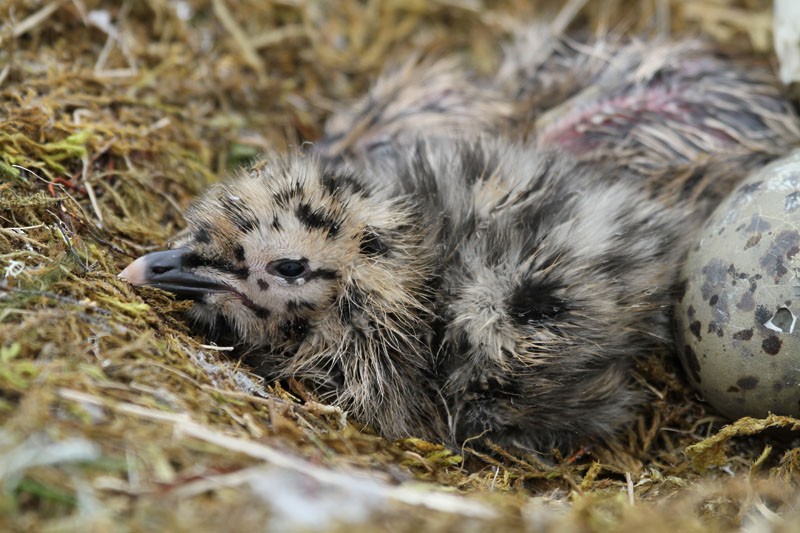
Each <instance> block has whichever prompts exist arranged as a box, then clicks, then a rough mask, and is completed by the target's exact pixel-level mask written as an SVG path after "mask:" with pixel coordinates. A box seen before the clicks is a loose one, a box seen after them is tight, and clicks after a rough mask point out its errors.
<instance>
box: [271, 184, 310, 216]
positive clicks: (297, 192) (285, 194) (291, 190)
mask: <svg viewBox="0 0 800 533" xmlns="http://www.w3.org/2000/svg"><path fill="white" fill-rule="evenodd" d="M302 195H303V186H302V185H300V182H299V181H295V182H294V183H292V184H291V185H290V186H289V187H287V188H285V189H283V190H281V191H278V192H276V193H275V194H274V195H273V199H274V200H275V203H276V204H278V206H280V207H282V208H284V209H285V208H286V207H288V205H289V203H290V202H291V201H292V199H293V198H299V197H301V196H302Z"/></svg>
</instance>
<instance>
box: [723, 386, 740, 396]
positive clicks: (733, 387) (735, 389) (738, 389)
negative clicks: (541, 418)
mask: <svg viewBox="0 0 800 533" xmlns="http://www.w3.org/2000/svg"><path fill="white" fill-rule="evenodd" d="M740 391H741V389H740V388H739V387H735V386H733V385H731V386H730V387H728V390H727V391H725V392H730V393H733V394H736V393H737V392H740Z"/></svg>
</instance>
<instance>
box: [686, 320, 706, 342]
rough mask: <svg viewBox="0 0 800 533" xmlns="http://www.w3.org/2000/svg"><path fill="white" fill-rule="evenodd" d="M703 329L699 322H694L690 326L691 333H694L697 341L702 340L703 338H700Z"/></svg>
mask: <svg viewBox="0 0 800 533" xmlns="http://www.w3.org/2000/svg"><path fill="white" fill-rule="evenodd" d="M702 327H703V325H702V324H701V323H700V321H699V320H695V321H694V322H692V323H691V324H689V331H691V332H692V335H694V336H695V337H696V338H697V340H702V337H701V336H700V328H702Z"/></svg>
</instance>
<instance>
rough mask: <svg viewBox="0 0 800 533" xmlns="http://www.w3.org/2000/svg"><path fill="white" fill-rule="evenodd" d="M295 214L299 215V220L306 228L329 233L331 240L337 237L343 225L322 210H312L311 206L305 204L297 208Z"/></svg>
mask: <svg viewBox="0 0 800 533" xmlns="http://www.w3.org/2000/svg"><path fill="white" fill-rule="evenodd" d="M295 214H296V215H297V220H299V221H300V223H301V224H303V225H304V226H305V227H306V228H308V229H321V230H325V231H327V233H328V238H329V239H332V238H334V237H336V235H337V234H338V233H339V227H340V226H341V224H340V223H339V222H338V221H337V220H335V219H334V218H333V217H331V216H330V215H328V214H327V213H325V211H324V210H323V209H321V208H320V209H312V207H311V205H310V204H308V203H306V202H303V203H301V204H300V205H299V206H297V211H296V212H295Z"/></svg>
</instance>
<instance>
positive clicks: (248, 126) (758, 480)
mask: <svg viewBox="0 0 800 533" xmlns="http://www.w3.org/2000/svg"><path fill="white" fill-rule="evenodd" d="M2 9H3V13H2V19H4V22H2V24H0V43H1V44H2V46H0V176H2V180H0V218H2V222H3V224H2V228H0V275H2V276H0V422H1V423H2V425H1V426H0V482H2V483H1V484H0V510H1V512H0V529H3V530H7V531H14V530H20V531H22V530H25V531H30V530H37V531H41V530H48V529H59V530H62V529H68V530H73V529H74V530H90V529H91V530H103V531H104V530H167V531H173V530H175V531H183V530H195V529H197V530H246V529H259V530H261V529H267V528H279V529H287V528H300V529H314V530H319V529H321V530H336V529H339V528H341V529H344V528H345V527H352V524H359V525H360V527H362V528H364V529H384V528H385V529H392V530H397V531H401V530H403V531H405V530H409V531H411V530H419V529H420V528H424V529H425V530H426V531H427V530H431V531H436V530H452V529H455V528H457V527H459V528H460V527H463V526H471V527H473V528H489V527H497V528H500V527H502V528H504V529H506V530H509V531H511V530H530V529H534V528H536V529H543V530H549V529H553V530H556V529H559V530H561V529H563V528H564V527H569V528H571V529H579V530H607V529H613V530H635V529H639V528H640V527H647V528H648V530H664V531H672V530H675V529H676V528H680V529H682V530H702V531H705V530H708V529H727V528H738V527H743V526H753V527H758V526H760V527H765V528H768V527H779V526H781V525H784V526H785V527H789V526H790V525H791V523H792V519H793V518H792V517H794V519H795V520H796V519H798V518H800V510H798V504H800V498H798V497H797V496H796V488H797V486H798V484H799V483H800V473H799V472H800V448H798V447H794V445H793V443H792V440H791V439H792V437H793V435H795V434H794V433H792V432H793V431H794V430H796V429H798V424H800V421H798V420H794V419H791V418H787V417H778V416H770V417H768V418H766V419H761V420H755V419H741V420H739V421H737V422H735V423H732V424H729V425H725V424H726V421H725V420H723V419H721V418H719V417H717V416H716V415H715V414H714V413H713V412H712V411H710V410H707V409H706V406H705V405H704V404H703V403H702V402H700V401H698V400H697V399H696V398H695V396H694V395H693V393H692V392H691V390H689V389H688V388H687V386H686V385H685V382H684V379H683V376H682V374H681V371H680V369H679V368H678V367H677V365H676V364H675V363H674V361H673V360H672V359H671V358H669V357H667V356H658V354H655V355H654V356H653V357H651V358H649V359H645V360H643V361H642V362H641V364H640V367H639V369H638V371H639V372H638V373H639V379H640V380H641V384H642V387H643V388H644V389H646V390H648V391H649V394H650V397H651V400H652V401H651V402H649V406H648V408H647V409H646V410H645V411H644V412H643V413H642V414H641V415H640V417H639V419H638V421H637V424H636V425H635V426H633V427H631V428H629V430H628V431H627V433H626V434H624V435H621V437H620V439H619V440H618V441H616V442H612V443H607V444H605V445H597V446H595V447H592V448H585V449H582V450H580V452H578V453H576V454H575V455H572V456H569V457H562V456H558V455H556V457H555V461H543V460H541V459H540V458H538V457H536V456H535V455H525V454H519V453H516V452H512V451H508V450H503V449H501V448H497V447H495V449H494V450H493V451H492V453H486V452H485V451H484V452H479V451H477V450H473V449H470V448H464V449H462V450H458V451H454V450H450V449H448V448H445V447H443V446H441V445H439V444H437V443H430V442H425V441H421V440H417V439H405V440H401V441H396V442H391V441H387V440H385V439H383V438H381V437H380V436H377V435H375V434H374V432H372V431H371V429H370V428H367V427H360V426H358V424H356V423H355V422H353V421H352V420H348V419H347V416H346V413H342V412H338V411H337V410H335V409H332V408H330V407H328V406H325V405H322V404H319V403H317V402H316V401H315V400H314V398H311V397H308V396H307V395H303V394H302V388H301V387H299V386H296V384H291V383H290V384H284V385H283V386H281V384H278V383H265V382H263V380H261V379H260V378H258V377H257V376H255V375H253V374H252V373H250V372H249V370H248V368H246V367H244V366H242V365H240V363H239V362H238V361H237V360H236V359H235V358H232V357H230V354H227V353H226V351H225V350H223V349H220V348H219V347H216V346H211V345H205V344H203V339H202V338H201V337H198V336H196V335H194V334H193V333H192V332H190V331H189V330H188V328H187V326H186V324H185V322H184V320H183V312H184V311H185V309H186V305H185V304H184V303H181V302H175V301H173V300H172V299H171V298H170V297H169V296H167V295H166V294H164V293H161V292H159V291H157V290H148V289H144V290H141V291H133V290H132V289H131V287H130V286H128V285H127V284H125V283H123V282H121V281H119V280H118V279H117V278H116V274H117V273H118V272H119V271H120V270H121V268H122V267H124V266H125V265H126V264H127V263H128V262H129V261H130V260H131V259H132V258H134V257H137V256H139V255H141V254H143V253H146V252H148V251H151V250H154V249H157V248H160V247H162V246H163V245H164V243H165V241H166V240H167V239H168V238H169V236H171V235H172V234H174V233H175V232H176V231H177V230H179V229H180V228H181V227H182V224H183V222H182V219H181V212H182V210H183V208H184V207H185V206H186V205H187V204H188V202H189V201H190V200H191V198H193V197H194V196H195V195H196V194H197V193H198V192H199V191H201V190H202V189H204V188H205V187H206V186H207V185H208V184H209V183H211V182H213V181H215V180H217V179H219V178H221V177H224V176H225V175H226V174H227V173H228V172H230V170H231V169H232V168H235V167H237V166H239V165H241V164H242V163H243V162H245V161H247V160H249V159H251V158H253V157H256V156H257V155H258V153H259V152H261V151H265V150H267V149H275V148H276V147H277V148H278V149H286V148H289V147H291V146H296V145H297V144H298V143H301V142H303V141H304V140H313V139H316V138H318V137H319V135H320V133H321V127H322V124H323V123H324V120H325V118H326V117H327V116H328V115H329V114H330V113H331V111H332V110H333V109H335V108H336V106H338V105H343V104H346V103H347V102H349V101H352V100H353V99H355V98H356V97H357V96H359V95H361V94H363V92H364V91H365V90H366V88H367V87H368V86H369V84H370V82H371V81H372V80H374V79H375V77H376V76H377V75H378V74H379V73H380V72H381V71H382V70H383V69H384V68H386V66H387V65H391V64H392V63H393V62H398V61H400V60H402V59H403V58H404V57H406V56H407V55H408V54H409V53H412V52H413V53H422V54H442V55H444V54H451V53H457V54H462V55H464V56H467V57H468V58H469V61H470V63H471V64H472V65H473V66H474V67H475V68H476V69H477V70H479V71H486V72H488V71H490V70H491V69H492V68H493V67H494V66H495V65H496V64H497V61H498V58H499V54H500V52H501V49H500V43H502V42H503V41H504V40H506V39H508V37H509V35H510V34H511V33H512V32H513V31H514V29H515V28H516V27H517V26H518V25H519V24H520V21H536V20H549V21H553V22H552V23H553V24H560V25H562V26H563V27H564V28H569V30H570V31H583V32H586V31H589V32H593V33H600V34H602V33H604V32H609V31H615V32H619V31H624V32H629V33H634V34H637V35H647V34H652V33H661V34H663V33H671V34H675V35H682V34H687V33H689V34H698V33H702V34H704V35H706V36H707V37H710V38H711V39H713V40H716V41H717V42H718V43H719V44H720V46H721V47H724V48H729V49H730V48H734V49H737V50H738V51H739V52H742V51H746V52H753V53H758V54H769V53H770V52H771V50H770V48H771V44H770V43H771V30H772V16H771V10H770V3H769V2H767V1H762V0H740V1H737V0H706V1H691V0H652V1H648V2H638V1H626V0H616V1H613V2H582V1H575V0H570V1H567V2H555V1H552V2H548V1H534V2H528V1H523V0H506V1H503V2H498V3H489V2H485V3H483V2H480V1H477V0H476V1H473V0H439V1H431V2H408V1H401V0H384V1H377V0H376V1H373V0H366V1H357V0H344V1H342V2H336V3H325V2H313V1H308V2H306V1H303V0H274V1H270V2H261V1H257V0H243V1H240V2H232V1H230V0H208V1H204V0H181V1H176V2H165V1H163V0H148V1H146V2H132V1H128V2H122V3H116V2H101V1H99V0H73V1H70V2H67V1H61V0H53V1H35V0H29V1H18V2H16V3H13V2H12V4H11V6H10V7H5V8H2ZM456 28H457V30H456ZM290 391H291V392H290ZM297 396H302V397H300V398H298V397H297ZM347 524H350V525H349V526H348V525H347Z"/></svg>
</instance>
